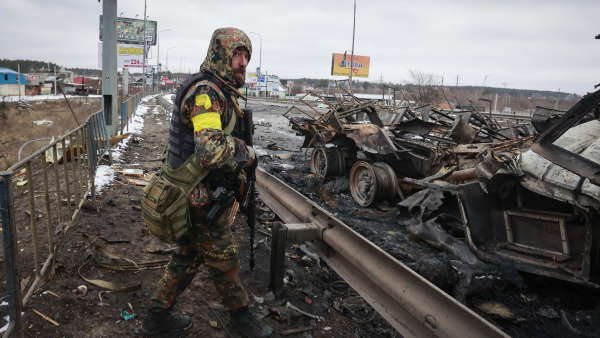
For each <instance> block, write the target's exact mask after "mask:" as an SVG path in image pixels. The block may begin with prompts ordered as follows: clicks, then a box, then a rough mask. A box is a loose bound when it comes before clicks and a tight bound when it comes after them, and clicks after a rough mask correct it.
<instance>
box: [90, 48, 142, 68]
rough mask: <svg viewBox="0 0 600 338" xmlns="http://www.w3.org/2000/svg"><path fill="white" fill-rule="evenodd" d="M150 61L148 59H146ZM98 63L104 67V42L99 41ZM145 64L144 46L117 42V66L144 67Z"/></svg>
mask: <svg viewBox="0 0 600 338" xmlns="http://www.w3.org/2000/svg"><path fill="white" fill-rule="evenodd" d="M146 61H148V60H146ZM98 64H99V66H100V68H102V42H99V43H98ZM143 65H144V46H140V45H130V44H125V43H118V44H117V68H118V69H122V68H142V67H143Z"/></svg>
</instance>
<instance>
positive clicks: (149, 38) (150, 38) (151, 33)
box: [100, 15, 157, 46]
mask: <svg viewBox="0 0 600 338" xmlns="http://www.w3.org/2000/svg"><path fill="white" fill-rule="evenodd" d="M156 27H157V22H156V21H153V20H146V44H148V45H152V46H154V45H156ZM100 41H102V15H100ZM117 41H118V42H121V43H130V44H137V45H143V44H144V20H141V19H133V18H121V17H118V18H117Z"/></svg>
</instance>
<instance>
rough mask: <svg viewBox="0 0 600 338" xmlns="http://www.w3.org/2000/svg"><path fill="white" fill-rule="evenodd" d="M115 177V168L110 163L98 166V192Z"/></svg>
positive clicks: (95, 180)
mask: <svg viewBox="0 0 600 338" xmlns="http://www.w3.org/2000/svg"><path fill="white" fill-rule="evenodd" d="M114 179H115V170H114V169H113V168H111V167H110V166H108V165H99V166H98V168H96V178H95V179H94V182H95V184H96V194H100V193H102V190H103V189H104V188H105V187H106V186H107V185H109V184H110V183H111V182H112V181H113V180H114Z"/></svg>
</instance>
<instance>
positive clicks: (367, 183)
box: [284, 93, 529, 207]
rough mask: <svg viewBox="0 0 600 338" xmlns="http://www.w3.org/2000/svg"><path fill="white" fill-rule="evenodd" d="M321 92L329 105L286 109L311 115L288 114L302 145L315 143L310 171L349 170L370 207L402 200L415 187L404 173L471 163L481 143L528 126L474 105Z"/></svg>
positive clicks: (360, 199)
mask: <svg viewBox="0 0 600 338" xmlns="http://www.w3.org/2000/svg"><path fill="white" fill-rule="evenodd" d="M313 95H315V96H318V95H317V94H313ZM320 98H321V101H322V102H323V103H324V104H327V106H328V107H329V109H328V110H327V111H326V112H320V111H318V110H316V109H314V108H313V107H312V106H311V105H309V104H306V105H307V106H308V107H309V108H310V109H311V111H310V112H306V111H303V110H301V109H300V108H298V107H296V106H294V107H292V108H290V109H289V110H288V112H287V113H289V112H290V111H292V110H295V109H297V110H299V111H301V112H302V113H304V114H305V115H306V116H307V117H292V118H289V120H290V123H291V125H292V128H293V129H294V130H296V131H297V132H298V133H299V134H300V135H302V136H304V143H303V145H302V147H303V148H312V149H313V152H312V156H311V161H310V167H311V171H312V172H313V173H315V174H317V175H319V176H321V177H323V178H326V179H327V178H331V177H336V176H344V175H346V174H347V175H348V177H349V184H350V191H351V193H352V197H353V199H354V200H355V201H356V203H357V204H359V205H360V206H363V207H366V206H370V205H372V204H373V203H375V202H378V201H383V200H386V201H394V200H400V199H403V198H404V195H406V194H410V193H411V191H412V189H413V188H412V187H411V186H410V185H407V184H403V178H405V177H408V178H423V177H428V176H430V175H433V174H435V173H436V172H438V171H439V170H440V169H442V168H443V167H454V168H455V169H457V170H461V169H468V168H471V167H473V165H474V164H475V162H474V161H476V160H477V157H476V156H477V155H478V154H479V153H480V152H481V149H482V147H483V148H485V147H490V146H492V145H494V146H495V145H496V144H503V143H506V142H509V143H512V141H513V139H514V138H515V136H514V135H521V134H520V133H516V132H515V130H516V129H515V128H521V129H522V126H517V127H515V126H511V127H505V128H502V127H500V126H499V125H498V124H497V122H496V121H494V120H493V119H492V118H491V116H490V117H488V116H486V115H484V114H481V113H478V112H473V111H467V110H458V111H452V112H445V111H441V110H438V109H435V108H433V109H431V110H429V111H428V110H427V109H426V107H427V106H423V107H419V108H416V109H411V108H410V107H395V106H384V105H381V104H379V103H377V102H375V101H366V102H365V101H361V100H359V99H358V98H356V97H355V96H353V95H352V94H349V93H346V94H345V95H342V96H336V97H335V99H336V100H335V101H333V102H331V101H330V100H326V99H324V98H322V97H320ZM287 113H286V114H284V115H285V116H286V117H287ZM521 133H522V132H521ZM511 135H513V136H511ZM528 140H529V139H527V138H525V139H522V141H528ZM519 143H522V142H521V141H519ZM471 144H475V145H473V146H469V145H471ZM463 174H464V173H463Z"/></svg>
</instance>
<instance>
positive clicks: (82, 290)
mask: <svg viewBox="0 0 600 338" xmlns="http://www.w3.org/2000/svg"><path fill="white" fill-rule="evenodd" d="M71 292H72V293H74V294H75V295H77V296H79V297H85V296H86V295H87V293H88V288H87V286H86V285H79V286H78V287H77V288H76V289H73V290H71Z"/></svg>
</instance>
